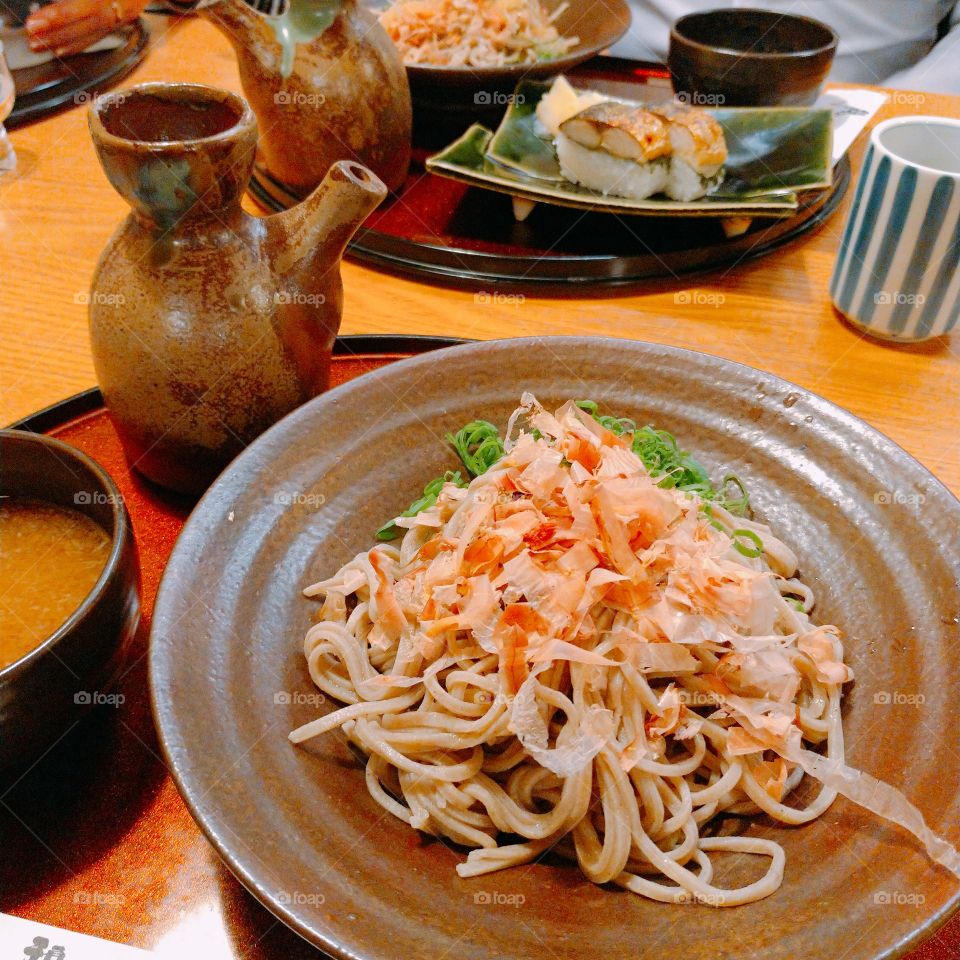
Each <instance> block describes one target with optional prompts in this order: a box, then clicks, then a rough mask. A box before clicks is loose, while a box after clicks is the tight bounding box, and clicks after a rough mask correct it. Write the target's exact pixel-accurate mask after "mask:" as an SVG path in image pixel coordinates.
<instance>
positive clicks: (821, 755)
mask: <svg viewBox="0 0 960 960" xmlns="http://www.w3.org/2000/svg"><path fill="white" fill-rule="evenodd" d="M514 434H516V436H514ZM449 439H450V440H451V441H452V442H453V445H454V447H455V448H456V449H457V451H458V453H460V455H461V459H462V460H463V463H464V466H465V467H466V472H467V474H468V476H461V474H460V473H459V472H458V473H450V474H447V475H446V476H444V477H442V478H438V479H437V480H436V481H434V483H432V484H430V485H428V487H427V488H426V490H425V491H424V496H423V497H422V498H421V499H420V500H418V501H416V502H415V503H414V504H412V505H411V508H410V509H409V510H408V511H406V512H405V514H404V515H403V516H401V517H399V518H397V519H396V520H395V521H394V522H393V523H391V524H388V525H387V527H385V528H384V529H383V530H381V531H380V534H379V535H378V536H379V537H380V539H381V540H382V541H384V542H380V543H378V544H377V545H376V546H374V547H373V548H372V549H370V550H367V551H364V552H362V553H360V554H358V555H357V556H356V557H355V558H354V559H353V560H351V561H350V562H349V563H347V564H346V565H345V566H344V567H342V568H341V569H340V570H339V571H337V573H336V574H335V575H334V576H332V577H330V578H329V579H327V580H323V581H320V582H319V583H315V584H314V585H313V586H311V587H309V588H308V589H307V590H306V595H307V596H308V597H321V596H322V597H323V605H322V608H321V609H320V612H319V620H318V622H317V623H316V624H315V625H314V626H313V627H312V628H311V629H310V630H309V632H308V633H307V636H306V640H305V643H304V652H305V654H306V659H307V664H308V667H309V671H310V676H311V677H312V679H313V682H314V683H315V684H316V685H317V686H318V687H319V688H320V689H321V690H323V691H324V693H326V694H328V695H329V696H331V697H333V698H335V699H337V700H339V701H341V702H342V703H344V704H346V706H344V707H342V708H341V709H338V710H336V711H334V712H333V713H330V714H329V715H327V716H323V717H320V718H318V719H316V720H313V721H312V722H310V723H307V724H305V725H304V726H302V727H300V728H299V729H297V730H295V731H294V732H293V733H291V735H290V739H291V740H293V741H294V742H295V743H302V742H303V741H306V740H309V739H311V738H313V737H317V736H319V735H321V734H324V733H327V732H329V731H331V730H335V729H337V728H339V729H341V730H342V731H343V733H344V734H345V735H346V736H347V737H348V738H349V739H350V740H351V741H352V742H353V743H354V744H356V745H357V746H358V747H359V748H360V749H361V750H362V751H363V753H364V754H366V756H367V758H368V759H367V764H366V783H367V787H368V789H369V791H370V793H371V795H372V796H373V798H374V799H375V800H376V801H377V802H378V803H379V804H381V805H382V806H383V807H384V808H385V809H386V810H388V811H389V812H390V813H392V814H393V815H394V816H396V817H398V818H399V819H401V820H403V821H404V822H406V823H408V824H410V826H411V827H414V828H415V829H417V830H421V831H424V832H425V833H428V834H434V835H439V836H443V837H446V838H448V839H449V840H451V841H453V842H455V843H457V844H461V845H463V846H464V847H469V848H472V849H471V852H470V853H469V855H468V856H467V857H466V861H465V862H463V863H461V864H460V865H459V866H458V867H457V872H458V873H459V874H460V875H461V876H463V877H470V876H476V875H479V874H484V873H489V872H491V871H494V870H500V869H503V868H505V867H510V866H514V865H517V864H523V863H528V862H530V861H532V860H535V859H537V858H538V857H539V856H540V855H542V854H544V853H545V852H546V851H548V850H553V851H555V852H558V853H560V854H562V855H565V856H567V857H569V858H571V859H573V860H575V861H576V862H577V864H579V867H580V869H581V870H582V871H583V873H584V874H585V875H586V876H587V877H588V878H589V879H590V880H592V881H594V882H595V883H606V882H612V883H615V884H618V885H620V886H622V887H625V888H627V889H629V890H632V891H633V892H634V893H637V894H639V895H641V896H644V897H649V898H651V899H653V900H659V901H663V902H667V903H681V902H687V901H690V900H697V901H700V902H703V903H707V904H712V905H716V906H735V905H738V904H744V903H750V902H752V901H755V900H759V899H761V898H763V897H766V896H769V895H770V894H771V893H773V892H774V891H775V890H776V889H777V888H778V887H779V886H780V883H781V879H782V877H783V871H784V852H783V849H782V847H781V846H780V845H779V844H777V843H775V842H774V841H773V840H770V839H765V838H760V837H750V836H730V835H718V833H717V829H716V828H717V818H718V815H720V814H735V815H742V816H746V817H749V816H752V815H759V814H761V813H766V814H768V815H769V816H770V817H772V818H773V819H774V820H777V821H780V822H783V823H787V824H802V823H806V822H808V821H811V820H813V819H815V818H816V817H818V816H820V815H821V814H822V813H823V812H824V811H825V810H826V809H827V808H828V807H829V806H830V804H831V803H832V802H833V800H834V798H835V797H836V796H837V795H838V794H842V795H843V796H846V797H848V798H850V799H851V800H853V801H855V802H857V803H859V804H861V805H862V806H864V807H866V808H867V809H869V810H871V811H873V812H874V813H876V814H878V815H880V816H883V817H886V818H888V819H890V820H892V821H894V822H896V823H898V824H900V825H901V826H902V827H904V828H905V829H907V830H909V831H910V832H911V833H913V834H914V835H915V836H917V837H918V838H919V839H920V840H921V841H922V842H923V844H924V845H925V847H926V849H927V852H928V853H929V855H930V857H931V858H933V859H934V860H936V861H937V862H939V863H941V864H943V865H944V866H945V867H947V868H948V869H950V870H952V871H953V872H954V873H956V874H957V875H958V876H960V854H958V852H957V851H956V850H955V849H954V848H953V847H952V846H951V845H950V844H948V843H947V842H946V841H945V840H942V839H940V838H939V837H937V836H935V835H934V834H933V833H932V832H931V831H930V830H929V828H928V827H927V825H926V824H925V822H924V820H923V817H922V816H921V814H920V812H919V811H918V810H917V809H916V808H915V807H914V806H913V805H912V804H911V803H909V802H908V801H907V800H906V798H905V797H903V796H902V795H901V794H900V793H899V792H898V791H896V790H894V789H893V788H892V787H889V786H887V785H886V784H883V783H881V782H880V781H878V780H876V779H874V778H873V777H871V776H869V775H868V774H865V773H861V772H859V771H856V770H853V769H852V768H850V767H848V766H847V765H846V764H845V762H844V746H843V728H842V726H841V721H840V701H841V696H842V689H843V685H844V684H845V683H847V682H848V681H850V680H851V679H852V673H851V670H850V668H849V667H847V666H846V665H845V664H844V662H843V647H842V644H841V640H840V631H839V630H838V629H837V628H836V627H834V626H830V625H816V624H815V623H814V622H813V621H812V620H811V619H810V611H811V608H812V606H813V603H814V597H813V594H812V592H811V590H810V588H809V587H807V586H806V585H805V584H804V583H802V582H801V581H800V580H798V579H797V578H796V576H795V574H796V571H797V560H796V557H795V556H794V554H793V553H792V552H791V550H790V549H789V547H787V546H786V545H785V544H783V543H781V542H780V541H779V540H777V538H776V537H775V536H774V535H773V534H772V533H771V532H770V530H769V529H768V528H767V527H766V526H764V525H762V524H760V523H756V522H753V521H751V520H749V519H747V518H746V516H745V514H746V512H747V498H746V495H745V493H744V491H743V488H742V486H740V485H739V483H738V481H736V479H735V478H725V481H724V483H723V484H721V485H720V488H718V487H716V486H714V485H713V484H712V483H711V482H710V480H709V477H708V476H707V475H706V472H705V471H704V470H703V468H702V467H700V465H699V464H698V463H697V462H696V461H695V460H693V459H692V458H691V457H689V456H688V455H687V454H685V453H684V452H683V451H681V450H680V449H679V448H678V447H677V445H676V442H675V441H674V439H673V438H672V437H671V436H670V435H669V434H666V433H664V432H662V431H656V430H653V429H652V428H650V427H644V428H642V429H638V428H637V427H636V425H635V424H633V423H632V422H631V421H628V420H618V419H615V418H613V417H607V416H600V415H599V414H598V413H597V410H596V405H595V404H592V403H590V402H587V401H584V402H582V403H579V404H574V403H572V402H571V403H568V404H565V405H564V406H563V407H561V408H560V409H559V410H558V411H557V412H556V413H555V414H550V413H548V412H545V411H544V410H543V409H542V408H541V407H540V406H539V405H538V404H537V402H536V400H535V399H534V398H533V397H532V396H530V395H529V394H525V395H524V397H523V399H522V406H521V407H520V408H519V409H518V410H517V411H516V412H515V413H514V415H513V417H511V420H510V423H509V424H508V427H507V431H506V439H505V440H502V439H501V438H500V436H499V434H498V433H497V431H496V428H494V427H493V426H492V425H491V424H489V423H486V422H485V421H475V422H474V423H472V424H469V425H468V426H467V427H465V428H464V430H462V431H460V433H458V434H457V435H455V436H451V437H450V438H449ZM470 476H472V477H473V479H472V480H470V479H469V477H470ZM400 533H402V539H400V540H399V542H398V543H396V544H395V543H391V542H389V540H390V538H391V537H394V536H395V535H397V534H400ZM811 748H819V752H816V751H815V750H814V749H811ZM804 775H809V776H810V777H812V778H814V779H815V780H817V781H819V792H818V793H816V794H815V796H814V798H813V799H812V800H811V801H810V802H809V803H808V804H807V805H806V806H805V807H803V808H800V807H798V806H795V805H793V804H791V803H790V802H789V800H790V795H791V793H792V792H793V791H794V789H795V788H796V787H797V785H798V784H799V783H800V781H801V780H802V779H803V778H804ZM725 853H736V854H752V855H756V856H757V857H760V858H764V860H765V864H764V865H765V868H766V869H765V872H764V873H763V875H762V876H761V877H760V878H759V879H758V880H756V881H755V882H753V883H749V884H747V885H746V886H742V887H739V888H735V889H727V888H725V887H721V886H718V885H717V884H715V883H714V881H713V876H714V868H715V863H716V861H717V859H718V858H719V857H720V856H722V855H723V854H725Z"/></svg>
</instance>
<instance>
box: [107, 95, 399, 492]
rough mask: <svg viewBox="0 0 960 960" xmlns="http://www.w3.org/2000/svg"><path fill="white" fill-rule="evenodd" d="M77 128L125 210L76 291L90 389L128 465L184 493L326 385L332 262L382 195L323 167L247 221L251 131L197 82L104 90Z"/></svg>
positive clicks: (354, 168)
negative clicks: (80, 296) (88, 278)
mask: <svg viewBox="0 0 960 960" xmlns="http://www.w3.org/2000/svg"><path fill="white" fill-rule="evenodd" d="M89 122H90V132H91V135H92V137H93V142H94V146H95V148H96V151H97V155H98V156H99V158H100V162H101V164H102V166H103V169H104V172H105V173H106V175H107V177H108V179H109V180H110V183H111V184H113V186H114V187H115V188H116V190H117V191H118V192H119V193H120V194H121V195H122V196H123V198H124V199H125V200H126V201H127V203H128V204H129V205H130V208H131V213H130V216H128V217H127V218H126V220H125V221H124V222H123V223H122V224H120V226H119V228H118V229H117V231H116V233H115V234H114V235H113V237H112V238H111V240H110V242H109V243H108V244H107V247H106V249H105V250H104V251H103V254H102V255H101V257H100V261H99V263H98V264H97V268H96V270H95V272H94V276H93V281H92V284H91V291H90V298H89V317H90V340H91V346H92V349H93V358H94V366H95V368H96V371H97V379H98V381H99V383H100V387H101V389H102V391H103V395H104V399H105V401H106V404H107V407H108V409H109V411H110V414H111V416H112V418H113V421H114V424H115V425H116V427H117V432H118V434H119V435H120V439H121V441H122V442H123V445H124V450H125V452H126V454H127V457H128V459H129V460H130V463H131V464H132V465H133V466H134V467H135V468H136V469H137V470H139V471H140V473H142V474H144V475H145V476H147V477H148V478H149V479H151V480H153V481H154V482H156V483H158V484H160V485H162V486H165V487H168V488H171V489H174V490H177V491H180V492H184V493H190V494H195V493H199V492H202V491H203V490H204V489H205V488H206V486H207V485H208V484H209V483H210V481H211V480H213V478H214V477H215V476H216V475H217V474H218V473H219V472H220V470H222V469H223V467H224V466H226V464H227V463H228V462H229V461H230V460H231V459H232V458H233V457H234V456H236V455H237V454H238V453H240V451H241V450H242V449H243V448H244V447H245V446H247V445H248V444H249V443H250V442H251V441H252V440H253V439H254V438H255V437H256V436H258V435H259V434H260V433H262V432H263V431H264V430H265V429H266V428H267V427H269V426H270V425H271V424H273V423H274V422H276V421H277V420H279V419H280V418H281V417H282V416H284V415H285V414H287V413H289V412H290V411H291V410H293V409H294V408H295V407H296V406H298V405H299V404H301V403H304V402H305V401H307V400H309V399H310V398H311V397H314V396H316V395H317V394H318V393H321V392H322V391H324V390H326V389H327V387H328V386H329V369H330V355H331V350H332V348H333V341H334V339H335V337H336V335H337V330H338V329H339V327H340V319H341V314H342V309H343V286H342V284H341V281H340V258H341V255H342V254H343V251H344V248H345V247H346V245H347V243H348V242H349V241H350V238H351V237H352V236H353V235H354V233H355V232H356V230H357V228H358V227H359V226H360V224H361V223H362V222H363V219H364V218H365V217H366V216H367V214H368V213H370V211H371V210H373V208H374V207H376V205H377V204H378V203H379V202H380V201H381V200H382V199H383V197H384V196H385V195H386V192H387V190H386V187H385V186H384V185H383V183H382V182H381V181H380V180H379V179H378V177H377V176H376V175H375V174H373V173H371V172H370V171H369V170H368V169H367V168H366V167H363V166H361V165H360V164H359V163H355V162H353V161H338V162H336V163H334V164H333V165H332V166H331V167H330V169H329V170H328V171H327V174H326V176H325V177H324V179H323V182H322V183H321V184H320V185H319V186H318V187H317V188H316V189H315V190H314V191H313V192H312V193H311V194H310V195H309V196H308V197H307V198H306V200H304V201H303V202H302V203H300V204H298V205H297V206H296V207H292V208H291V209H289V210H286V211H284V212H283V213H278V214H274V215H273V216H269V217H254V216H251V215H250V214H248V213H246V212H245V211H244V210H243V208H242V206H241V200H242V197H243V194H244V191H245V189H246V187H247V183H248V181H249V179H250V174H251V171H252V169H253V162H254V153H255V151H256V146H257V120H256V118H255V117H254V114H253V111H252V110H251V109H250V107H249V105H248V104H247V103H246V102H245V101H244V100H243V99H242V98H241V97H238V96H237V95H236V94H233V93H228V92H227V91H225V90H217V89H214V88H212V87H205V86H202V85H199V84H189V83H148V84H143V85H141V86H138V87H134V88H132V89H131V90H127V91H123V92H120V93H115V94H106V95H105V96H103V97H100V98H98V99H97V100H96V101H95V102H94V103H93V105H92V106H91V109H90V117H89Z"/></svg>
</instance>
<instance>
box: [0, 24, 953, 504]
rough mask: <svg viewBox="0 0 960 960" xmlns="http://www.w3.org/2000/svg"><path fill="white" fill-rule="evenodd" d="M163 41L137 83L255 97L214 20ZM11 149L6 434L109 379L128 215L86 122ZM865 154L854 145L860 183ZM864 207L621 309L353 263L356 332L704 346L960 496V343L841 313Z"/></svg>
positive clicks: (927, 105) (349, 282) (629, 295)
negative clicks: (861, 426)
mask: <svg viewBox="0 0 960 960" xmlns="http://www.w3.org/2000/svg"><path fill="white" fill-rule="evenodd" d="M150 28H151V31H152V33H153V39H152V49H151V51H150V54H149V56H148V57H147V59H146V60H145V61H144V63H143V64H141V65H140V67H139V68H138V69H137V70H136V71H135V73H134V74H133V75H132V76H131V77H129V78H128V79H127V80H126V81H125V82H124V86H126V85H129V84H132V83H134V82H141V81H145V80H159V79H171V78H177V79H182V80H194V81H202V82H205V83H212V84H217V85H219V86H223V87H226V88H228V89H231V90H236V91H239V89H240V87H239V79H238V76H237V70H236V65H235V62H234V58H233V54H232V53H231V51H230V50H229V48H228V46H227V43H226V41H225V40H224V39H223V38H222V37H221V36H220V34H218V33H217V32H216V31H215V30H214V29H213V28H212V27H210V26H209V25H208V24H206V23H203V22H200V21H195V20H183V21H175V20H174V21H171V20H168V19H167V18H163V17H151V18H150ZM918 112H922V113H925V114H940V115H946V116H960V97H947V96H935V95H925V96H920V95H916V94H911V95H909V96H904V95H902V94H899V95H894V96H893V97H891V99H890V100H888V101H887V103H886V105H885V106H884V108H883V109H882V111H881V112H880V114H879V118H878V119H885V118H887V117H890V116H895V115H898V114H910V113H918ZM11 137H12V140H13V143H14V146H15V148H16V150H17V152H18V155H19V157H20V166H19V170H18V172H17V173H16V174H15V175H13V176H7V177H2V178H0V237H2V244H3V246H2V283H0V422H2V423H6V422H9V421H11V420H13V419H15V418H17V417H19V416H22V415H24V414H27V413H29V412H30V411H32V410H34V409H37V408H38V407H41V406H45V405H46V404H49V403H52V402H54V401H56V400H58V399H60V398H62V397H64V396H67V395H68V394H71V393H74V392H76V391H78V390H81V389H84V388H85V387H88V386H90V385H92V384H93V383H94V380H95V378H94V373H93V366H92V363H91V359H90V350H89V345H88V341H87V322H86V305H85V297H86V294H87V286H88V283H89V279H90V276H91V274H92V272H93V268H94V264H95V263H96V259H97V256H98V255H99V253H100V250H101V249H102V248H103V246H104V245H105V244H106V242H107V239H108V238H109V236H110V235H111V233H112V232H113V230H114V228H115V227H116V225H117V223H118V222H119V221H120V219H121V218H122V217H123V216H124V214H125V212H126V207H125V205H124V204H123V202H122V201H121V199H120V197H119V196H118V195H117V194H116V193H115V192H114V191H113V189H112V188H111V187H110V185H109V184H108V183H107V181H106V178H105V177H104V175H103V173H102V171H101V170H100V167H99V165H98V164H97V161H96V158H95V157H94V153H93V147H92V145H91V142H90V138H89V135H88V133H87V128H86V112H85V110H84V109H82V108H79V107H77V108H73V109H70V110H67V111H65V112H63V113H60V114H58V115H56V116H54V117H51V118H48V119H46V120H43V121H40V122H38V123H35V124H33V125H30V126H28V127H25V128H22V129H20V130H16V131H14V132H13V133H12V135H11ZM863 142H864V138H863V137H861V138H860V140H859V141H858V143H857V144H856V145H855V146H854V149H853V154H852V155H853V160H854V167H855V169H856V168H858V167H859V160H860V157H861V154H862V151H863ZM852 193H853V191H852V190H851V191H849V194H848V197H847V199H846V200H845V202H844V204H843V207H842V209H841V211H840V212H839V213H838V214H836V215H835V216H834V217H833V218H832V219H831V220H829V221H828V222H827V223H826V224H825V225H824V226H823V227H822V228H821V229H820V230H819V231H817V232H815V233H814V234H812V235H808V236H806V237H804V238H802V239H800V240H798V241H796V242H794V243H793V244H791V245H789V246H787V247H785V248H783V249H781V250H779V251H777V252H776V253H774V254H773V255H771V256H768V257H765V258H763V259H761V260H758V261H753V262H749V263H744V264H740V265H737V266H734V267H730V268H724V269H723V270H719V271H714V272H712V273H709V274H705V275H704V276H702V277H699V278H694V279H689V278H687V279H683V280H677V281H653V282H648V283H646V284H644V285H641V286H637V287H634V288H631V289H630V290H629V291H628V292H624V291H617V292H616V293H615V294H612V295H611V294H607V295H600V296H598V295H597V294H596V293H593V294H591V295H590V296H566V297H560V296H555V295H551V296H544V297H532V296H528V297H526V298H525V299H523V300H522V302H516V301H513V300H511V301H510V302H502V300H501V301H499V302H498V299H497V298H489V297H488V298H482V297H478V296H477V295H476V293H475V291H473V290H463V289H457V288H456V287H455V286H451V285H448V286H439V285H429V284H424V283H418V282H414V281H412V280H408V279H403V278H399V277H396V276H392V275H389V274H386V273H382V272H378V271H374V270H371V269H369V268H367V267H364V266H361V265H358V264H354V263H345V264H344V265H343V280H344V286H345V310H344V317H343V326H342V332H344V333H380V332H390V333H423V334H444V335H449V336H460V337H477V338H484V339H486V338H494V337H509V336H521V335H549V334H563V333H567V334H569V333H580V334H587V333H589V334H600V335H611V336H622V337H630V338H634V339H640V340H650V341H656V342H661V343H670V344H674V345H676V346H682V347H689V348H692V349H695V350H702V351H705V352H707V353H713V354H716V355H719V356H724V357H728V358H730V359H734V360H738V361H740V362H742V363H746V364H750V365H752V366H756V367H760V368H763V369H765V370H769V371H771V372H773V373H777V374H779V375H781V376H783V377H786V378H787V379H789V380H792V381H795V382H796V383H799V384H801V385H803V386H805V387H807V388H809V389H811V390H815V391H816V392H818V393H820V394H822V395H823V396H825V397H827V398H829V399H830V400H833V401H834V402H836V403H838V404H840V405H841V406H843V407H846V408H847V409H848V410H851V411H852V412H853V413H855V414H857V415H859V416H861V417H863V418H864V419H865V420H867V421H868V422H870V423H871V424H873V425H874V426H875V427H877V428H878V429H880V430H882V431H883V432H884V433H886V434H887V435H889V436H890V437H892V438H893V439H894V440H896V441H897V442H898V443H900V444H902V445H903V446H904V447H906V449H907V450H909V451H910V452H911V453H912V454H914V455H915V456H916V457H917V458H918V459H919V460H921V462H923V463H924V464H925V465H926V466H928V467H929V468H930V469H931V470H932V471H933V472H934V473H935V474H936V475H937V476H938V477H940V479H941V480H943V481H944V482H945V483H946V484H947V485H948V486H949V487H951V488H952V489H953V490H954V492H960V435H958V431H957V429H956V427H957V420H958V409H960V406H958V401H960V376H958V373H960V365H958V357H957V351H956V342H957V341H956V337H954V340H953V342H951V340H950V339H949V338H947V339H945V340H942V341H938V342H934V343H930V344H926V345H920V346H915V347H903V346H889V345H885V344H882V343H878V342H875V341H871V340H868V339H866V338H864V337H862V336H860V335H859V334H857V333H855V332H854V331H853V330H852V329H851V328H849V327H848V326H847V325H846V324H844V323H843V322H842V321H841V320H840V318H839V316H838V315H837V314H836V313H835V311H834V309H833V307H832V306H831V304H830V300H829V297H828V295H827V283H828V280H829V276H830V271H831V269H832V266H833V260H834V257H835V255H836V251H837V247H838V243H839V234H840V231H841V228H842V226H843V222H844V218H845V215H846V210H847V208H848V206H849V203H850V194H852ZM488 292H494V291H493V290H492V289H491V290H490V291H488ZM491 301H492V302H491Z"/></svg>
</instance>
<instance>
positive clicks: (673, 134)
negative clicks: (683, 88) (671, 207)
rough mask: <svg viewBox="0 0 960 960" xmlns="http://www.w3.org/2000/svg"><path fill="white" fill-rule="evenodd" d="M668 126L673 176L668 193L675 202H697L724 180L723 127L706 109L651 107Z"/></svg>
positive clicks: (671, 172)
mask: <svg viewBox="0 0 960 960" xmlns="http://www.w3.org/2000/svg"><path fill="white" fill-rule="evenodd" d="M649 109H650V111H651V112H652V113H655V114H656V115H657V116H658V117H660V118H661V119H662V120H663V121H664V123H665V124H666V126H667V136H668V137H669V139H670V148H671V153H672V155H671V158H670V175H669V177H668V179H667V186H666V191H665V192H666V194H667V196H668V197H671V198H672V199H674V200H697V199H699V198H700V197H703V196H705V195H706V194H708V193H710V192H711V191H712V190H715V189H716V188H717V187H718V186H719V185H720V183H721V182H722V180H723V164H724V163H725V162H726V159H727V144H726V141H725V140H724V138H723V128H722V127H721V126H720V124H719V123H718V122H717V121H716V119H715V118H714V117H712V116H711V115H710V114H709V113H707V111H706V110H699V109H697V108H696V107H686V106H684V105H683V104H679V103H669V104H660V105H658V106H653V107H650V108H649Z"/></svg>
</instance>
